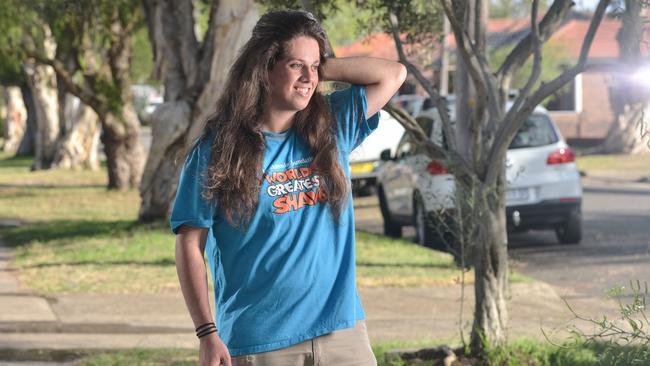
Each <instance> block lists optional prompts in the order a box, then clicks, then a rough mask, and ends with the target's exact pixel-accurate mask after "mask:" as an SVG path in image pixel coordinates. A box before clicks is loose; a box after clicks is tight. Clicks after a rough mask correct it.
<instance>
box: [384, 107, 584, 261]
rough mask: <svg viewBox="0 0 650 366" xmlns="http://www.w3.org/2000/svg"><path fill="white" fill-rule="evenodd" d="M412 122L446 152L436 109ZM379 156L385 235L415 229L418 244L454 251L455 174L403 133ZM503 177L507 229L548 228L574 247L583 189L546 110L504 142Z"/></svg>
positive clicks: (569, 152)
mask: <svg viewBox="0 0 650 366" xmlns="http://www.w3.org/2000/svg"><path fill="white" fill-rule="evenodd" d="M451 118H452V119H453V118H454V116H453V115H452V116H451ZM417 120H418V122H419V123H420V126H422V128H423V129H424V131H425V132H426V133H427V134H428V135H429V136H430V138H431V139H432V141H433V142H434V143H435V144H438V145H439V146H442V147H445V144H444V141H443V138H442V130H441V122H440V117H439V115H438V113H437V110H436V109H435V108H432V109H428V110H426V111H424V112H423V113H421V114H420V115H419V116H418V118H417ZM381 156H382V160H384V161H385V164H383V166H382V168H381V169H380V171H379V174H378V178H377V185H378V187H377V194H378V196H379V204H380V208H381V212H382V215H383V217H384V233H385V234H386V235H389V236H393V237H398V236H401V233H402V226H406V225H413V226H415V229H416V241H417V242H418V243H419V244H421V245H426V246H431V247H434V248H436V249H445V248H449V247H453V246H454V245H455V243H454V240H453V238H454V237H455V235H454V233H453V229H450V228H453V227H454V224H455V220H454V215H453V212H454V210H455V202H454V189H455V183H454V178H453V176H452V175H451V174H449V173H448V172H447V170H446V168H445V167H444V166H443V165H441V164H440V163H439V162H437V161H435V160H433V161H432V160H431V159H429V158H428V157H427V156H426V155H425V154H424V153H423V152H421V151H419V150H418V148H417V146H415V145H414V144H413V142H412V141H411V138H410V136H409V135H408V134H407V133H405V134H404V135H403V136H402V139H401V141H400V143H399V145H398V147H397V151H396V152H395V154H391V153H390V152H389V151H387V150H386V151H383V152H382V154H381ZM506 178H507V182H508V183H507V184H508V186H507V191H506V213H507V219H508V231H510V232H514V231H526V230H528V229H554V230H555V233H556V236H557V238H558V240H559V241H560V242H561V243H564V244H577V243H579V242H580V240H581V238H582V215H581V212H582V210H581V205H582V186H581V182H580V174H579V172H578V169H577V167H576V164H575V154H574V153H573V151H572V150H571V148H569V146H568V145H567V144H566V142H565V141H564V139H563V138H562V136H561V135H560V131H559V129H558V128H557V126H555V124H554V123H553V122H552V120H551V119H550V117H549V115H548V112H547V111H546V110H545V109H544V108H542V107H537V108H536V109H535V110H534V112H533V113H532V114H531V115H530V117H528V119H527V120H526V122H525V123H524V124H523V125H522V127H521V128H520V129H519V131H518V132H517V135H516V136H515V138H514V139H513V141H512V143H511V144H510V146H509V148H508V153H507V159H506ZM441 224H442V226H440V225H441ZM441 228H442V229H441Z"/></svg>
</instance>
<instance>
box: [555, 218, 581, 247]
mask: <svg viewBox="0 0 650 366" xmlns="http://www.w3.org/2000/svg"><path fill="white" fill-rule="evenodd" d="M555 236H557V240H558V241H559V242H560V243H562V244H578V243H580V240H582V213H581V212H580V211H579V210H576V211H573V212H571V213H570V214H569V218H568V219H567V220H566V221H565V222H564V223H562V224H560V225H558V226H557V227H556V228H555Z"/></svg>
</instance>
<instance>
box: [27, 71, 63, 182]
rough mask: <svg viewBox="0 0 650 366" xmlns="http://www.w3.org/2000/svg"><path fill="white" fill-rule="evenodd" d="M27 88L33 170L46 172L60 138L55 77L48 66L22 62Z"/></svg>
mask: <svg viewBox="0 0 650 366" xmlns="http://www.w3.org/2000/svg"><path fill="white" fill-rule="evenodd" d="M23 68H24V70H25V74H26V75H27V85H28V87H29V89H30V90H31V92H32V97H33V99H34V106H35V109H36V138H35V146H34V147H35V152H36V154H35V157H34V165H33V167H32V169H34V170H41V169H49V168H50V166H51V165H52V161H53V160H54V153H55V148H56V142H57V139H58V138H59V118H58V117H59V103H58V102H59V100H58V95H57V89H56V75H55V73H54V70H53V69H52V68H51V67H50V66H46V65H38V64H36V63H35V62H34V61H32V60H28V61H26V62H25V63H24V65H23Z"/></svg>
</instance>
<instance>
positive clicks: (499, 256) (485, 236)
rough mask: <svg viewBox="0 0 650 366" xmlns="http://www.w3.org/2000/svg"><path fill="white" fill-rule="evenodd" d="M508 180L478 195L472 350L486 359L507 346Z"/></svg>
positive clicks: (481, 190)
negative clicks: (487, 354)
mask: <svg viewBox="0 0 650 366" xmlns="http://www.w3.org/2000/svg"><path fill="white" fill-rule="evenodd" d="M504 179H505V178H504V177H503V175H502V176H501V177H500V178H499V180H498V183H497V185H498V186H497V187H489V186H485V185H479V186H478V187H477V191H476V192H475V197H477V199H476V201H475V207H474V210H475V213H476V215H478V217H477V220H476V224H477V226H476V231H475V233H476V237H475V242H476V245H475V246H474V248H473V249H474V253H473V254H474V260H473V263H474V270H475V280H474V281H475V282H474V292H475V301H476V302H475V309H474V325H473V327H472V336H471V340H470V348H471V350H472V353H473V354H476V355H484V354H485V351H486V350H487V349H489V348H492V347H495V346H500V345H503V344H504V343H505V341H506V330H507V324H508V310H507V302H506V299H507V296H508V236H507V232H506V217H505V212H506V209H505V203H504V202H505V197H504V187H505V183H504Z"/></svg>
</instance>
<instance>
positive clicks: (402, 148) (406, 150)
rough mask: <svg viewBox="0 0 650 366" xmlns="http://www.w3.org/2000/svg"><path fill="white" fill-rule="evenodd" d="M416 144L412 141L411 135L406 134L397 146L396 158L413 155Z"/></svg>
mask: <svg viewBox="0 0 650 366" xmlns="http://www.w3.org/2000/svg"><path fill="white" fill-rule="evenodd" d="M413 149H414V144H413V141H412V139H411V135H409V134H408V132H404V135H402V139H401V140H400V142H399V145H397V150H396V152H395V157H396V158H397V159H401V158H405V157H407V156H410V155H413Z"/></svg>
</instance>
